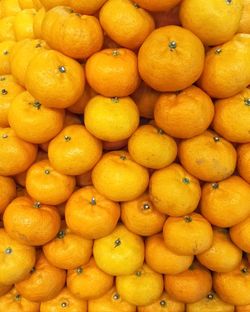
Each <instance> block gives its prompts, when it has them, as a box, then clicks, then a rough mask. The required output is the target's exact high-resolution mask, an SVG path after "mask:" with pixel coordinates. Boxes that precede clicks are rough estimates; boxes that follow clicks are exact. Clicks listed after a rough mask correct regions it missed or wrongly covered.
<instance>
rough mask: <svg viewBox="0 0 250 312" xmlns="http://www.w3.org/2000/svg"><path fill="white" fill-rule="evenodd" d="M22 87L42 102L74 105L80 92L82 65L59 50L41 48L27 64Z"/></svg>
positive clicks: (49, 104) (54, 105)
mask: <svg viewBox="0 0 250 312" xmlns="http://www.w3.org/2000/svg"><path fill="white" fill-rule="evenodd" d="M25 86H26V88H27V90H28V91H29V92H30V93H31V94H32V95H33V96H34V97H35V98H36V99H37V100H38V101H40V102H41V103H43V105H45V106H47V107H54V108H66V107H68V106H71V105H72V104H74V103H75V102H76V101H77V100H78V99H79V98H80V96H81V95H82V93H83V90H84V72H83V68H82V66H81V65H80V64H79V63H78V62H76V61H75V60H73V59H71V58H69V57H67V56H66V55H63V54H62V53H60V52H57V51H54V50H47V51H46V50H43V51H41V53H39V54H38V55H36V56H34V57H33V58H32V60H31V62H30V63H29V65H28V68H27V71H26V75H25ZM44 90H46V92H44Z"/></svg>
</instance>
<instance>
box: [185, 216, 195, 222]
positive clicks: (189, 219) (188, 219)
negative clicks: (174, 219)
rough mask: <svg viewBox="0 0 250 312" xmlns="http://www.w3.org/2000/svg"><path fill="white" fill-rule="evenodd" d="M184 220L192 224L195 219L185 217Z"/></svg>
mask: <svg viewBox="0 0 250 312" xmlns="http://www.w3.org/2000/svg"><path fill="white" fill-rule="evenodd" d="M183 219H184V221H185V222H186V223H191V222H192V221H193V219H192V218H191V217H190V216H185V217H183Z"/></svg>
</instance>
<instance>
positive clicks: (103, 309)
mask: <svg viewBox="0 0 250 312" xmlns="http://www.w3.org/2000/svg"><path fill="white" fill-rule="evenodd" d="M96 311H98V312H107V311H109V312H118V311H119V312H136V306H135V305H132V304H130V303H128V302H127V301H125V300H124V299H123V298H121V296H120V294H118V292H117V290H116V288H115V287H113V288H111V289H110V290H109V291H108V292H107V293H106V294H105V295H103V296H101V297H99V298H97V299H92V300H89V301H88V312H96ZM176 312H177V311H176Z"/></svg>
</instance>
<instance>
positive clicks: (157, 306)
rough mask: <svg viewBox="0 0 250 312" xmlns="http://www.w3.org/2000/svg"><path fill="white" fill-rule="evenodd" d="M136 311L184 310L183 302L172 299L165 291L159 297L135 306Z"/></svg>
mask: <svg viewBox="0 0 250 312" xmlns="http://www.w3.org/2000/svg"><path fill="white" fill-rule="evenodd" d="M137 311H138V312H185V304H184V303H181V302H178V301H176V300H173V299H172V298H170V297H169V295H168V294H166V293H165V292H164V293H163V294H162V295H161V297H160V298H159V299H158V300H157V301H155V302H153V303H152V304H149V305H147V306H140V307H137Z"/></svg>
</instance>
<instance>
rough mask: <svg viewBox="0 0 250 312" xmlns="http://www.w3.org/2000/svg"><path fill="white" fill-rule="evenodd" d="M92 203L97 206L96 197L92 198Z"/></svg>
mask: <svg viewBox="0 0 250 312" xmlns="http://www.w3.org/2000/svg"><path fill="white" fill-rule="evenodd" d="M90 204H91V205H92V206H95V205H96V199H95V197H92V198H91V200H90Z"/></svg>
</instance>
